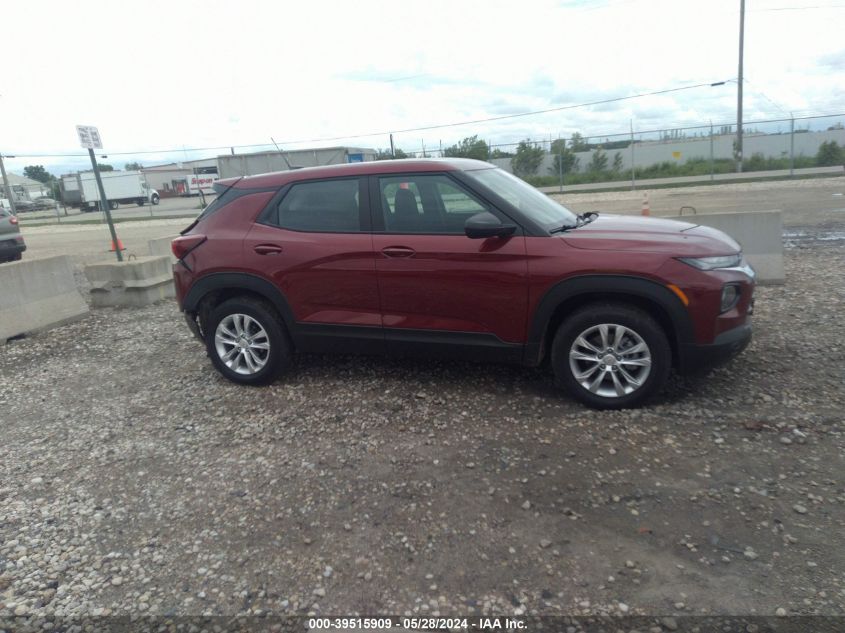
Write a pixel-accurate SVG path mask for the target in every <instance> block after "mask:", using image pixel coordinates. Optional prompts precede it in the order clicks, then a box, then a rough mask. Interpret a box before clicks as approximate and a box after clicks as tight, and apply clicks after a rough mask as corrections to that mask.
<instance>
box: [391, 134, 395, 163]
mask: <svg viewBox="0 0 845 633" xmlns="http://www.w3.org/2000/svg"><path fill="white" fill-rule="evenodd" d="M390 157H391V158H396V148H394V147H393V134H391V135H390Z"/></svg>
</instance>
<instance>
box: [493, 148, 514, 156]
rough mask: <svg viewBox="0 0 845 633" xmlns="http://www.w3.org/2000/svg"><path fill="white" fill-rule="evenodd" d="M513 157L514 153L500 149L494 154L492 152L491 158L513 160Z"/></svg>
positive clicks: (494, 151) (495, 150)
mask: <svg viewBox="0 0 845 633" xmlns="http://www.w3.org/2000/svg"><path fill="white" fill-rule="evenodd" d="M512 156H513V153H512V152H506V151H504V150H501V149H499V148H498V147H497V148H496V149H494V150H493V151H492V152H490V158H511V157H512Z"/></svg>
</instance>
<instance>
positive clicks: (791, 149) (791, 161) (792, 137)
mask: <svg viewBox="0 0 845 633" xmlns="http://www.w3.org/2000/svg"><path fill="white" fill-rule="evenodd" d="M789 117H790V119H789V175H790V177H791V176H794V175H795V114H794V113H792V112H790V113H789Z"/></svg>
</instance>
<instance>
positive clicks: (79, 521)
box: [0, 241, 845, 616]
mask: <svg viewBox="0 0 845 633" xmlns="http://www.w3.org/2000/svg"><path fill="white" fill-rule="evenodd" d="M786 267H787V275H788V282H787V285H786V286H781V287H766V288H760V289H759V294H758V300H757V313H756V315H755V317H754V320H755V327H756V333H755V339H754V341H753V343H752V344H751V346H750V347H749V349H748V350H746V352H745V353H744V354H743V355H742V356H741V357H739V358H738V359H736V360H734V361H733V362H732V363H730V364H729V365H727V366H726V367H723V368H720V369H718V370H716V371H714V372H713V373H711V374H710V375H709V376H706V377H703V378H697V379H675V380H673V381H672V383H671V384H670V386H669V387H668V389H667V391H666V393H665V394H664V396H663V398H662V399H661V400H660V401H659V402H658V403H656V404H655V405H653V406H651V407H649V408H646V409H642V410H636V411H626V412H610V413H608V412H597V411H591V410H588V409H585V408H583V407H581V406H579V405H578V404H576V403H574V402H573V401H571V400H569V399H568V398H566V397H564V396H561V395H559V394H558V393H557V392H556V391H555V390H554V388H553V385H552V381H551V379H550V376H549V375H548V373H547V372H546V371H545V370H541V369H538V370H525V369H523V368H518V367H508V366H495V365H472V364H464V363H446V362H442V363H437V362H420V361H391V360H383V359H360V358H348V357H339V358H330V357H321V356H308V357H302V358H301V359H300V360H299V362H298V364H297V366H296V368H295V370H294V371H293V372H292V373H291V374H289V375H288V376H287V377H285V378H284V379H282V380H280V381H278V382H277V383H275V384H273V385H272V386H270V387H266V388H245V387H238V386H235V385H233V384H231V383H228V382H226V381H225V380H223V379H222V378H220V377H219V376H218V375H217V374H216V373H215V372H214V371H213V369H212V368H211V365H210V363H209V362H208V360H207V359H206V358H205V356H204V353H203V351H202V349H201V347H200V346H199V344H198V343H197V342H196V341H194V340H193V339H192V338H191V336H190V334H189V333H188V331H187V328H186V327H185V326H184V323H183V322H182V320H181V318H180V317H179V315H178V312H177V310H176V307H175V305H174V304H173V303H170V302H165V303H160V304H157V305H154V306H150V307H147V308H145V309H139V310H126V309H123V310H121V309H105V310H97V311H95V312H93V313H92V314H91V316H90V317H89V318H87V319H86V320H84V321H82V322H80V323H77V324H74V325H70V326H66V327H62V328H59V329H56V330H53V331H51V332H48V333H44V334H41V335H37V336H34V337H31V338H27V339H22V340H17V341H13V342H10V343H9V344H8V345H6V346H4V347H2V348H0V417H2V420H3V436H2V437H3V442H2V445H0V615H10V614H19V615H22V614H43V615H46V614H49V615H52V616H63V615H83V614H90V615H102V614H106V615H108V614H180V615H181V614H225V615H230V614H255V613H268V612H269V613H278V614H286V613H296V614H306V613H309V612H312V613H316V614H344V613H366V614H378V613H382V614H388V613H393V614H406V613H407V614H411V613H413V614H438V613H439V614H473V613H476V614H477V613H498V614H502V613H507V614H520V613H528V614H571V615H573V614H605V613H610V614H621V613H629V614H661V615H663V616H669V615H684V614H686V615H689V614H767V615H770V614H776V613H777V614H781V615H782V614H845V468H843V466H845V435H843V433H845V416H843V411H845V386H843V384H845V380H843V379H845V373H843V361H845V345H843V341H845V320H843V319H842V309H843V305H844V304H845V302H844V301H843V299H845V283H843V281H845V280H844V279H843V268H845V244H843V243H842V242H839V241H829V242H824V241H818V242H810V241H801V242H800V243H795V244H793V247H792V248H789V249H788V250H787V251H786Z"/></svg>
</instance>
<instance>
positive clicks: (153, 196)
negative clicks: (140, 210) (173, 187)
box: [150, 193, 159, 205]
mask: <svg viewBox="0 0 845 633" xmlns="http://www.w3.org/2000/svg"><path fill="white" fill-rule="evenodd" d="M158 201H159V197H158V194H157V193H154V194H153V195H152V197H151V198H150V202H152V203H153V204H154V205H156V204H158Z"/></svg>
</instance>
